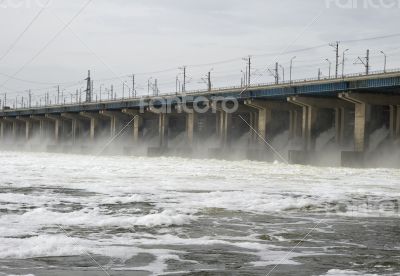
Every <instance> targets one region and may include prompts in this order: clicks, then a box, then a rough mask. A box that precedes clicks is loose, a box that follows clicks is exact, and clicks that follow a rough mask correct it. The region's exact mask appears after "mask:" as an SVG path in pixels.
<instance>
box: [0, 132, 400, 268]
mask: <svg viewBox="0 0 400 276" xmlns="http://www.w3.org/2000/svg"><path fill="white" fill-rule="evenodd" d="M282 135H283V136H285V135H287V134H282ZM327 136H329V135H327ZM243 139H245V138H243ZM324 140H329V139H324ZM276 143H278V142H276ZM279 147H281V148H284V147H287V144H285V143H281V145H279ZM0 162H1V164H2V166H0V175H1V177H0V275H36V276H38V275H71V274H72V273H73V274H74V275H106V274H105V273H104V271H102V270H101V268H100V267H99V265H100V266H101V267H103V268H104V269H105V270H106V271H107V273H109V275H163V274H172V275H267V274H268V273H269V272H270V271H271V270H272V269H273V268H274V266H276V268H275V269H274V270H273V271H272V272H271V273H270V274H269V275H317V276H318V275H321V276H333V275H335V276H337V275H352V276H358V275H400V274H398V273H400V243H399V218H400V215H399V202H398V200H399V197H400V186H399V183H400V171H399V170H395V169H369V170H356V169H346V168H316V167H310V166H290V165H285V164H281V163H279V162H275V163H272V164H270V163H263V162H251V161H235V162H228V161H217V160H190V159H180V158H144V157H111V156H109V157H103V156H101V157H96V158H94V157H93V156H81V155H63V154H48V153H16V152H1V153H0ZM89 256H90V257H89ZM92 258H93V259H94V260H95V261H96V263H98V264H99V265H97V264H96V263H95V262H94V261H93V259H92ZM71 271H72V272H71Z"/></svg>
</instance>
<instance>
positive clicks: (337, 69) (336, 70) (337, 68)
mask: <svg viewBox="0 0 400 276" xmlns="http://www.w3.org/2000/svg"><path fill="white" fill-rule="evenodd" d="M329 45H330V46H331V47H333V48H335V52H336V67H335V77H336V78H337V77H338V74H339V41H336V42H335V43H331V44H329Z"/></svg>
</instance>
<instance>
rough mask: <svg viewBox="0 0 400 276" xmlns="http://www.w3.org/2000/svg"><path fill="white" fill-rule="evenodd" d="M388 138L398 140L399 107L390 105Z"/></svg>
mask: <svg viewBox="0 0 400 276" xmlns="http://www.w3.org/2000/svg"><path fill="white" fill-rule="evenodd" d="M389 108H390V124H389V128H390V137H391V139H392V140H397V139H398V138H400V106H398V105H390V106H389Z"/></svg>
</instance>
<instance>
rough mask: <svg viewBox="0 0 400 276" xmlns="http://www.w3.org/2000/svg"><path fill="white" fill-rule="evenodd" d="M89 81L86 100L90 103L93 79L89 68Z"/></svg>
mask: <svg viewBox="0 0 400 276" xmlns="http://www.w3.org/2000/svg"><path fill="white" fill-rule="evenodd" d="M85 80H86V81H87V84H86V102H87V103H90V102H91V101H92V88H91V86H92V81H91V79H90V70H88V77H87V78H86V79H85Z"/></svg>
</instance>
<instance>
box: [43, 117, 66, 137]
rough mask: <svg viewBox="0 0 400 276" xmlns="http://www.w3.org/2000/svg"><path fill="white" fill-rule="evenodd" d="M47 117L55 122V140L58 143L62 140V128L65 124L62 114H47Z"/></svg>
mask: <svg viewBox="0 0 400 276" xmlns="http://www.w3.org/2000/svg"><path fill="white" fill-rule="evenodd" d="M45 116H46V118H47V119H49V120H52V121H53V122H54V141H55V143H56V144H58V143H59V142H60V138H61V128H62V124H63V120H62V116H61V115H50V114H46V115H45Z"/></svg>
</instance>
